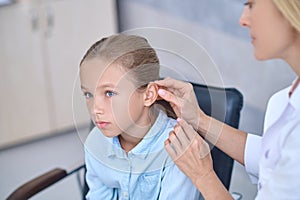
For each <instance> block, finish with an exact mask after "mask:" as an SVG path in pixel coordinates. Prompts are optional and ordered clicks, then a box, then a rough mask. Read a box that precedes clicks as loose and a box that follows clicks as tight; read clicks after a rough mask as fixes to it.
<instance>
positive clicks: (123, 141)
mask: <svg viewBox="0 0 300 200" xmlns="http://www.w3.org/2000/svg"><path fill="white" fill-rule="evenodd" d="M156 118H157V114H155V115H153V114H149V113H148V114H147V119H145V120H143V124H142V126H139V125H134V126H133V128H131V129H130V130H129V133H125V132H123V133H121V134H120V135H119V142H120V145H121V147H122V148H123V150H124V151H125V152H126V153H128V152H129V151H131V150H132V149H133V148H134V147H135V146H136V145H138V144H139V143H140V142H141V141H142V140H143V138H144V137H145V135H146V134H147V133H148V132H149V130H150V129H151V127H152V126H153V124H154V122H155V120H156Z"/></svg>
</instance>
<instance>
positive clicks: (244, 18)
mask: <svg viewBox="0 0 300 200" xmlns="http://www.w3.org/2000/svg"><path fill="white" fill-rule="evenodd" d="M249 14H250V13H249V8H248V7H245V8H244V10H243V13H242V15H241V17H240V25H241V26H242V27H250V20H249Z"/></svg>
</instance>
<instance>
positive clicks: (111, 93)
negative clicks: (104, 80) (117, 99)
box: [105, 91, 116, 97]
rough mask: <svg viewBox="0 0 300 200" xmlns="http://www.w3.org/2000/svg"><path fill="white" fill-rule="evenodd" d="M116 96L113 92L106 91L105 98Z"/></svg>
mask: <svg viewBox="0 0 300 200" xmlns="http://www.w3.org/2000/svg"><path fill="white" fill-rule="evenodd" d="M115 95H116V93H115V92H113V91H106V92H105V96H107V97H113V96H115Z"/></svg>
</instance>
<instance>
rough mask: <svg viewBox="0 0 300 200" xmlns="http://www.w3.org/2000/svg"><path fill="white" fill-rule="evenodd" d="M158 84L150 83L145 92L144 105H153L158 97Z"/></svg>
mask: <svg viewBox="0 0 300 200" xmlns="http://www.w3.org/2000/svg"><path fill="white" fill-rule="evenodd" d="M157 91H158V86H157V85H156V84H155V83H149V84H148V86H147V89H146V91H145V93H144V105H145V106H151V105H152V104H153V103H154V102H155V101H156V99H157V96H158V93H157Z"/></svg>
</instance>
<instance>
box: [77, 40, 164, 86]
mask: <svg viewBox="0 0 300 200" xmlns="http://www.w3.org/2000/svg"><path fill="white" fill-rule="evenodd" d="M93 58H99V59H100V60H103V61H105V62H106V63H108V65H110V64H118V65H119V66H120V67H122V68H123V69H124V70H126V71H127V72H128V74H129V75H130V76H128V77H130V78H131V81H132V82H133V83H134V84H135V86H136V87H137V88H139V87H141V86H146V85H147V84H148V83H149V82H152V81H155V80H158V79H159V69H160V65H159V59H158V57H157V55H156V52H155V50H154V49H153V48H152V47H151V46H150V44H149V43H148V41H147V40H146V39H145V38H143V37H140V36H136V35H125V34H116V35H112V36H109V37H107V38H103V39H101V40H99V41H97V42H96V43H95V44H93V45H92V46H91V47H90V48H89V50H88V51H87V52H86V54H85V55H84V57H83V59H82V60H81V62H80V65H82V63H83V62H85V61H87V60H90V59H93Z"/></svg>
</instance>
